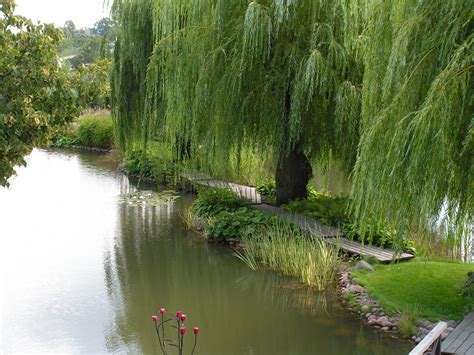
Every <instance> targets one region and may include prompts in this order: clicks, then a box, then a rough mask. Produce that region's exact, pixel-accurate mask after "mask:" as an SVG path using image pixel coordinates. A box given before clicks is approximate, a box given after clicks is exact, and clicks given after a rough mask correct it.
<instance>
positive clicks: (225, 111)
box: [112, 0, 474, 233]
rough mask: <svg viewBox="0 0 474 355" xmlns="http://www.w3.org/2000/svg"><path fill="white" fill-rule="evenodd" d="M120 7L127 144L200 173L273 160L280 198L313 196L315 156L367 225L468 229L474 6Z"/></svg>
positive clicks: (272, 0) (220, 1) (115, 85)
mask: <svg viewBox="0 0 474 355" xmlns="http://www.w3.org/2000/svg"><path fill="white" fill-rule="evenodd" d="M113 13H114V17H115V20H116V21H117V24H118V26H119V35H118V40H117V43H116V50H115V58H114V70H113V78H112V100H113V114H114V119H115V122H116V129H117V137H118V140H119V142H118V143H119V145H120V147H121V148H122V149H129V148H130V147H131V146H133V145H134V144H136V142H137V140H139V141H141V142H142V143H143V144H145V146H146V143H147V142H148V141H149V140H150V139H154V138H155V137H156V136H157V135H159V136H160V137H161V139H163V140H164V141H165V142H166V143H167V144H168V145H169V146H170V147H174V148H175V149H177V150H181V151H185V152H186V154H181V155H180V154H178V155H177V156H181V157H184V158H187V159H190V161H192V162H193V163H194V164H201V167H202V166H204V167H205V162H209V161H212V163H213V166H214V167H215V166H217V167H219V166H225V165H226V164H229V157H230V156H231V155H234V156H237V159H238V157H239V154H240V152H241V151H242V149H243V148H246V149H252V150H254V151H256V152H258V153H259V154H261V155H262V156H270V157H272V158H273V159H274V161H275V166H276V182H277V202H278V191H284V192H285V193H284V194H283V195H280V201H279V202H285V200H287V199H288V198H295V197H305V184H306V183H307V182H308V179H309V176H310V175H311V165H309V163H310V161H311V163H313V164H314V163H315V162H325V161H328V160H335V161H338V162H339V163H340V164H341V166H342V167H343V169H344V170H345V171H346V172H347V173H348V174H351V177H352V182H353V187H352V193H351V198H352V200H353V203H352V212H353V213H354V215H355V216H356V218H357V220H358V223H359V224H360V225H361V226H363V225H365V224H370V223H371V221H374V220H378V221H380V220H381V221H385V222H389V223H390V224H395V225H396V226H397V227H398V229H399V230H400V231H401V232H404V231H406V230H408V229H410V228H416V227H426V226H429V225H433V224H434V223H436V222H438V221H439V217H440V214H441V212H442V211H444V210H446V211H448V214H447V215H448V216H449V218H448V219H447V221H448V227H449V229H450V230H453V231H456V233H458V232H459V231H460V230H462V229H463V228H465V227H466V225H469V224H471V225H472V217H473V215H472V212H473V210H474V209H473V196H472V194H473V191H474V186H473V181H474V179H473V162H472V159H473V149H474V148H473V117H472V87H473V85H472V76H471V74H472V69H473V64H472V60H473V56H472V49H473V48H472V46H473V34H472V13H473V4H472V1H468V0H453V1H444V0H431V1H411V0H374V1H370V2H367V1H362V0H337V1H317V0H301V1H294V0H255V1H247V0H241V1H226V0H204V1H203V0H201V1H198V0H160V1H158V0H156V1H155V0H144V1H134V0H115V1H114V3H113ZM178 163H179V162H178ZM301 176H303V178H301ZM290 185H295V186H296V187H298V186H299V188H295V186H293V188H292V187H291V186H290ZM301 186H303V188H301Z"/></svg>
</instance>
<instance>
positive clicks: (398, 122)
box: [352, 0, 474, 256]
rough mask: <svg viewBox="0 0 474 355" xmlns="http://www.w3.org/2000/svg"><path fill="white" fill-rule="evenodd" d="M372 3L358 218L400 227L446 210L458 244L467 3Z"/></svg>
mask: <svg viewBox="0 0 474 355" xmlns="http://www.w3.org/2000/svg"><path fill="white" fill-rule="evenodd" d="M369 4H370V5H369V16H368V24H367V28H366V31H365V36H366V45H365V48H364V63H365V71H364V83H363V90H362V119H361V133H362V136H361V140H360V144H359V151H358V159H357V164H356V167H355V170H354V174H353V191H352V199H353V210H354V212H355V217H356V218H357V221H358V224H359V225H360V226H361V227H363V226H364V225H370V223H371V222H370V221H372V220H374V219H375V220H381V221H386V222H389V223H390V224H394V225H395V226H396V228H397V230H399V231H402V232H404V233H405V232H407V231H409V230H413V229H421V230H424V229H435V228H436V225H435V224H436V223H437V221H438V220H439V218H440V217H443V214H444V213H445V212H447V216H448V218H447V220H448V221H447V223H448V226H449V227H448V230H449V231H450V232H451V233H452V234H453V235H456V238H455V239H456V240H457V249H458V250H460V249H461V244H462V242H461V240H462V239H461V238H462V235H466V234H465V232H466V231H465V229H466V226H469V225H471V226H472V221H473V217H474V215H473V212H474V205H473V203H474V195H473V194H474V164H473V159H474V127H473V122H474V121H473V119H472V112H473V106H472V105H473V100H472V72H473V68H474V67H473V65H472V58H473V57H472V53H473V49H474V48H473V45H474V34H473V32H472V11H473V3H472V1H470V0H454V1H444V0H434V1H411V0H401V1H371V2H369ZM468 230H469V228H468ZM468 233H469V231H468ZM400 235H402V233H400ZM460 254H461V253H460V252H458V255H459V256H460Z"/></svg>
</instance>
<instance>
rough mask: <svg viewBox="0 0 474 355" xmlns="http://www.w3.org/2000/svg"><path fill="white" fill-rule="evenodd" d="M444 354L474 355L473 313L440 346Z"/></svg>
mask: <svg viewBox="0 0 474 355" xmlns="http://www.w3.org/2000/svg"><path fill="white" fill-rule="evenodd" d="M441 351H442V352H443V353H445V354H457V355H474V311H472V312H471V313H469V314H468V315H467V316H466V317H465V318H464V319H463V321H462V322H461V323H460V324H459V325H458V326H457V327H456V329H454V331H453V332H452V333H451V334H450V335H449V336H448V337H447V338H446V339H445V340H444V341H443V343H442V344H441Z"/></svg>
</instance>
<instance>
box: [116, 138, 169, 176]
mask: <svg viewBox="0 0 474 355" xmlns="http://www.w3.org/2000/svg"><path fill="white" fill-rule="evenodd" d="M154 148H155V149H149V150H148V151H146V152H144V151H143V149H134V150H129V151H128V152H127V153H126V155H125V159H124V164H123V165H124V168H125V169H126V170H127V171H128V172H129V173H130V175H132V176H137V177H141V178H149V179H152V180H154V181H155V182H157V183H159V184H162V185H174V184H175V183H176V180H177V170H176V166H175V164H173V161H172V159H171V156H170V153H169V151H167V149H166V148H164V147H160V146H156V147H154Z"/></svg>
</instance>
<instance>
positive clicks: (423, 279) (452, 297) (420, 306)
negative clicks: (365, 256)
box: [352, 258, 474, 321]
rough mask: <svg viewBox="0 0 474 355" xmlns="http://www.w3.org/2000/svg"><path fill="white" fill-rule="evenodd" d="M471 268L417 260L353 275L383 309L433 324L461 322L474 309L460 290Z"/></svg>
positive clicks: (450, 263)
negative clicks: (412, 316) (422, 319)
mask: <svg viewBox="0 0 474 355" xmlns="http://www.w3.org/2000/svg"><path fill="white" fill-rule="evenodd" d="M472 268H473V267H472V265H470V264H462V263H456V262H439V261H424V260H421V259H419V258H417V260H413V261H408V262H403V263H399V264H391V265H376V266H375V271H373V272H365V271H353V272H352V274H353V275H354V276H355V278H356V279H357V281H358V282H359V283H360V284H361V285H363V286H364V287H365V288H366V289H367V291H368V293H369V294H370V296H371V297H373V298H374V299H376V300H378V301H379V302H380V304H381V305H382V307H383V309H384V310H385V311H386V312H388V313H390V314H394V313H397V312H400V313H402V314H413V315H414V316H416V317H417V318H425V319H428V320H430V321H439V320H458V319H461V318H462V316H463V315H464V314H465V312H467V311H468V310H469V309H470V307H472V306H473V305H474V299H473V298H468V297H464V296H462V295H461V294H460V289H461V287H462V286H463V284H464V282H465V281H466V273H467V272H468V271H472Z"/></svg>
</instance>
